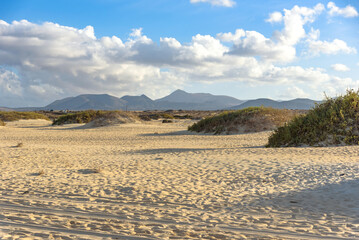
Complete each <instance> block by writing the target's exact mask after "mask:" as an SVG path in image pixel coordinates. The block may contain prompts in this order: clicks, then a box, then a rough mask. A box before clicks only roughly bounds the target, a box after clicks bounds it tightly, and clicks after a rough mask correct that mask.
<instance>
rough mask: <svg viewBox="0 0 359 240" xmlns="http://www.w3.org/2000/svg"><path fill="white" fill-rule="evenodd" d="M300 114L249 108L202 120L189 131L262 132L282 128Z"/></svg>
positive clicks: (290, 111)
mask: <svg viewBox="0 0 359 240" xmlns="http://www.w3.org/2000/svg"><path fill="white" fill-rule="evenodd" d="M300 113H301V112H300V111H294V110H287V109H274V108H265V107H249V108H245V109H242V110H237V111H229V112H223V113H220V114H218V115H216V116H213V117H208V118H205V119H202V120H201V121H199V122H197V123H195V124H193V125H192V126H189V127H188V130H189V131H194V132H205V133H214V134H222V133H225V134H230V133H247V132H260V131H266V130H273V129H275V128H277V127H278V126H282V125H284V124H285V123H286V122H288V121H290V120H291V119H293V118H294V117H295V116H296V115H298V114H300Z"/></svg>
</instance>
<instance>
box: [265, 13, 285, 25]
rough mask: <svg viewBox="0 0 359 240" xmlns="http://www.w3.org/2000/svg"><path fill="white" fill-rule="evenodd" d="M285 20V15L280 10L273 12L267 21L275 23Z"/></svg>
mask: <svg viewBox="0 0 359 240" xmlns="http://www.w3.org/2000/svg"><path fill="white" fill-rule="evenodd" d="M282 20H283V15H282V13H280V12H273V13H271V14H269V18H268V19H266V22H270V23H275V22H281V21H282Z"/></svg>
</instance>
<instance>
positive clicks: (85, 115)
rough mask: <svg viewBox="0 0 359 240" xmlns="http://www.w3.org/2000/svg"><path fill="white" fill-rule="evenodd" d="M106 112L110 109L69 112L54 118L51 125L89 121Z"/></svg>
mask: <svg viewBox="0 0 359 240" xmlns="http://www.w3.org/2000/svg"><path fill="white" fill-rule="evenodd" d="M106 112H110V111H95V110H87V111H81V112H76V113H69V114H66V115H63V116H60V117H59V118H57V119H55V120H54V121H53V123H52V125H63V124H71V123H89V122H91V121H92V120H93V119H95V118H96V117H99V116H101V115H103V114H105V113H106ZM111 112H114V111H111Z"/></svg>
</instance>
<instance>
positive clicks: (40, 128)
mask: <svg viewBox="0 0 359 240" xmlns="http://www.w3.org/2000/svg"><path fill="white" fill-rule="evenodd" d="M191 123H192V122H191V121H190V120H176V121H175V122H174V123H169V124H163V123H161V122H160V121H151V122H142V123H131V124H119V125H114V126H106V127H100V128H85V127H83V125H80V124H69V125H64V126H52V125H51V122H49V121H46V120H20V121H16V122H9V123H7V125H6V126H3V127H0V179H1V180H0V239H358V238H359V146H340V147H297V148H293V147H290V148H265V147H264V145H265V144H266V143H267V139H268V136H269V135H270V134H271V132H261V133H248V134H236V135H210V134H194V133H190V132H188V131H186V129H187V126H188V125H190V124H191Z"/></svg>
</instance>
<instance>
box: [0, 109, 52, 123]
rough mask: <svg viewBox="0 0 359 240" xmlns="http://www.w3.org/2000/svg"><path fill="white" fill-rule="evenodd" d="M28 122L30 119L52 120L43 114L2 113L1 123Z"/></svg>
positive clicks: (0, 115)
mask: <svg viewBox="0 0 359 240" xmlns="http://www.w3.org/2000/svg"><path fill="white" fill-rule="evenodd" d="M22 119H25V120H28V119H45V120H50V119H49V118H48V117H46V116H45V115H43V114H41V113H36V112H15V111H13V112H0V120H1V121H8V122H11V121H17V120H22Z"/></svg>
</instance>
